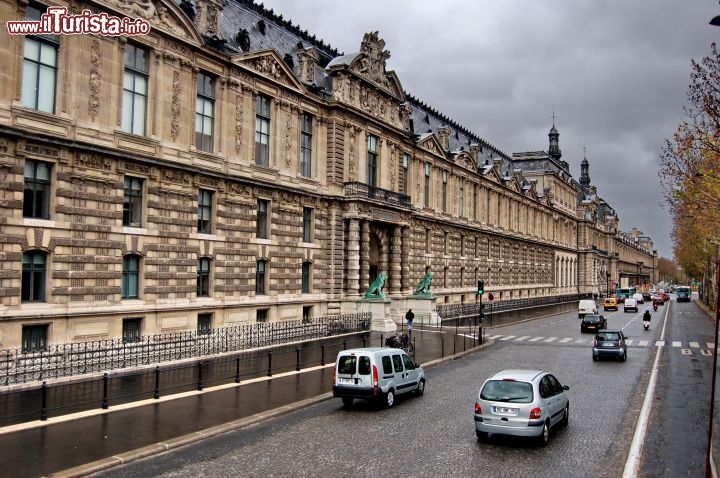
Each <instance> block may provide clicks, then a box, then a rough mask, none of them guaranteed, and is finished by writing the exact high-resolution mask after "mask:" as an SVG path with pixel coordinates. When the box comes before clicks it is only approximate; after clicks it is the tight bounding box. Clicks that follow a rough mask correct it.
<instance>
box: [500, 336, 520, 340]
mask: <svg viewBox="0 0 720 478" xmlns="http://www.w3.org/2000/svg"><path fill="white" fill-rule="evenodd" d="M515 337H517V335H508V336H505V337H503V338H501V339H500V340H510V339H514V338H515Z"/></svg>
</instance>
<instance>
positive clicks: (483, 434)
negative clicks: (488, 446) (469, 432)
mask: <svg viewBox="0 0 720 478" xmlns="http://www.w3.org/2000/svg"><path fill="white" fill-rule="evenodd" d="M475 435H477V438H478V440H479V441H486V440H487V439H488V434H487V432H481V431H478V430H475Z"/></svg>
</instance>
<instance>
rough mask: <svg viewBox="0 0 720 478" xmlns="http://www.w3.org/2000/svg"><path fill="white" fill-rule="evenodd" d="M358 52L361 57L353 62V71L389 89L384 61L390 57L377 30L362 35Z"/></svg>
mask: <svg viewBox="0 0 720 478" xmlns="http://www.w3.org/2000/svg"><path fill="white" fill-rule="evenodd" d="M360 53H361V54H362V57H361V58H360V59H359V60H358V61H357V63H356V64H355V71H356V72H357V73H359V74H361V75H362V76H364V77H365V78H367V79H368V80H370V81H372V82H373V83H377V84H379V85H381V86H382V87H384V88H388V89H389V87H390V85H389V81H388V79H387V76H386V72H385V61H386V60H387V59H388V58H390V52H389V51H388V50H385V40H381V39H380V38H378V32H370V33H366V34H365V36H363V40H362V43H361V44H360Z"/></svg>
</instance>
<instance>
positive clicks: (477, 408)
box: [475, 402, 482, 415]
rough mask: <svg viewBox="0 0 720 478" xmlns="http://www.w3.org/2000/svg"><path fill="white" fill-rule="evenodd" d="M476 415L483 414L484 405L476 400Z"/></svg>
mask: <svg viewBox="0 0 720 478" xmlns="http://www.w3.org/2000/svg"><path fill="white" fill-rule="evenodd" d="M475 415H482V407H481V406H480V404H479V403H478V402H475Z"/></svg>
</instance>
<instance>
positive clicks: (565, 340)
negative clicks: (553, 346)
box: [559, 337, 572, 344]
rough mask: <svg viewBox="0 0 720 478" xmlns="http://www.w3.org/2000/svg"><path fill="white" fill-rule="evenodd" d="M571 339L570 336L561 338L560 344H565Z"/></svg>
mask: <svg viewBox="0 0 720 478" xmlns="http://www.w3.org/2000/svg"><path fill="white" fill-rule="evenodd" d="M571 340H572V337H569V338H566V339H562V340H560V341H559V342H560V343H561V344H566V343H568V342H570V341H571Z"/></svg>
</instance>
